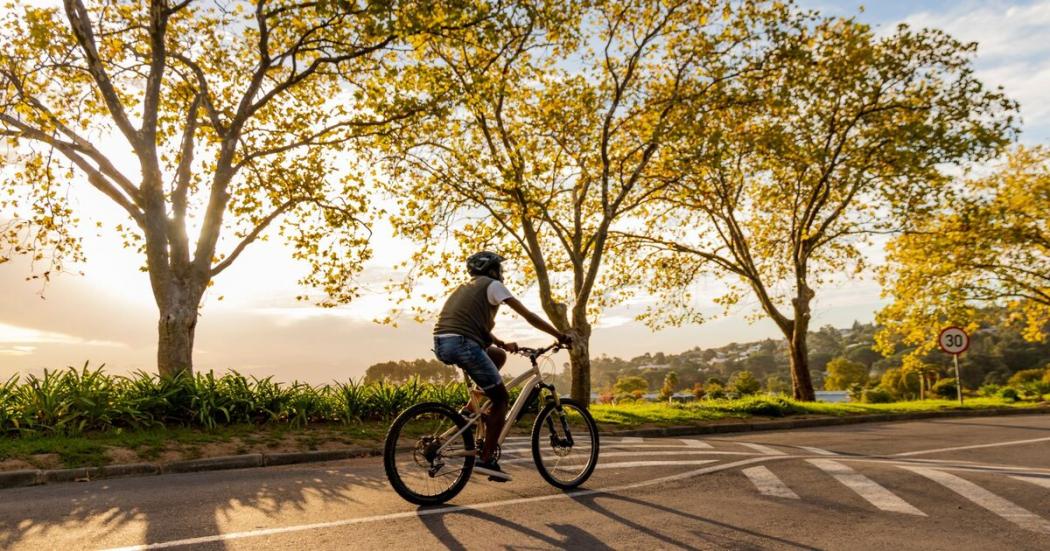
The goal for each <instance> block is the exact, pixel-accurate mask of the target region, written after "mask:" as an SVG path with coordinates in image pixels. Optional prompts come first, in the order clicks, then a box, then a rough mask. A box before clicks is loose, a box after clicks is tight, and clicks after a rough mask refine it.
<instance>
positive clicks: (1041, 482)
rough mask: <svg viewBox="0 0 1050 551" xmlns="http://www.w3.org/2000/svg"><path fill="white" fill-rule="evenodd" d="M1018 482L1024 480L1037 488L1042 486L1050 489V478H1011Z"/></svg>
mask: <svg viewBox="0 0 1050 551" xmlns="http://www.w3.org/2000/svg"><path fill="white" fill-rule="evenodd" d="M1010 478H1015V479H1017V480H1023V481H1025V482H1031V483H1032V484H1035V485H1036V486H1042V487H1044V488H1050V478H1040V477H1038V476H1011V477H1010Z"/></svg>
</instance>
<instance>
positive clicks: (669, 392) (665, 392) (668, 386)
mask: <svg viewBox="0 0 1050 551" xmlns="http://www.w3.org/2000/svg"><path fill="white" fill-rule="evenodd" d="M677 387H678V373H675V372H674V371H669V372H667V375H665V376H664V384H663V386H661V387H660V399H661V400H664V401H667V400H670V399H671V396H674V391H675V389H676V388H677Z"/></svg>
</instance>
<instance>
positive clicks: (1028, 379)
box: [1006, 368, 1044, 386]
mask: <svg viewBox="0 0 1050 551" xmlns="http://www.w3.org/2000/svg"><path fill="white" fill-rule="evenodd" d="M1043 374H1044V370H1042V369H1039V368H1036V369H1022V370H1021V371H1018V372H1016V373H1014V374H1013V375H1010V379H1008V380H1007V381H1006V382H1007V384H1009V385H1010V386H1020V385H1023V384H1025V383H1034V382H1036V381H1039V380H1040V379H1042V378H1043Z"/></svg>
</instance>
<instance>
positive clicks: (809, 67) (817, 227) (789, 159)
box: [646, 17, 1016, 400]
mask: <svg viewBox="0 0 1050 551" xmlns="http://www.w3.org/2000/svg"><path fill="white" fill-rule="evenodd" d="M780 28H781V32H778V33H776V34H774V35H773V38H774V39H775V42H773V43H772V44H771V45H770V48H772V51H771V52H770V53H769V54H768V55H767V56H766V59H767V61H766V62H765V63H763V65H762V67H763V70H762V71H757V72H755V73H753V74H750V75H747V76H746V77H743V78H741V79H738V80H737V81H736V82H735V84H736V89H734V90H733V91H732V92H727V96H728V98H729V99H728V100H727V101H728V102H729V104H730V105H732V106H733V107H732V108H731V109H723V110H721V111H719V112H718V113H716V114H707V113H705V114H704V115H705V116H703V117H698V120H697V121H696V123H695V124H693V125H691V126H689V127H688V130H689V132H685V133H683V135H682V139H681V140H680V141H679V142H677V143H676V144H675V147H674V151H675V155H673V156H668V157H667V158H666V161H667V164H666V165H665V166H666V168H665V170H666V171H667V172H668V173H672V174H682V175H684V177H682V178H681V179H680V181H678V182H676V185H674V186H672V187H671V188H669V191H670V193H665V194H664V195H665V197H666V203H667V205H668V208H667V210H664V211H659V213H658V214H659V216H658V217H657V218H656V219H655V222H654V223H652V224H649V225H648V227H649V228H650V229H651V230H652V232H651V233H649V234H648V235H649V238H648V239H647V240H646V241H648V243H649V244H650V245H652V246H653V247H655V248H656V249H657V252H655V253H652V254H653V256H655V257H657V258H662V262H663V263H662V264H661V274H662V276H661V277H660V278H655V279H653V280H651V283H652V288H653V290H655V291H660V290H661V289H664V290H670V292H668V293H665V295H664V297H665V300H664V301H662V302H660V311H659V312H658V313H659V314H660V316H657V319H656V321H657V322H659V321H660V317H661V316H662V318H664V319H667V317H668V316H667V312H668V311H670V312H671V313H672V314H673V315H679V314H674V312H675V310H674V309H669V308H668V305H669V304H677V305H678V306H680V307H681V308H680V309H679V311H682V310H684V311H689V310H690V309H691V308H693V307H694V306H695V305H694V304H693V302H692V300H691V296H690V295H689V294H688V293H682V292H680V290H681V289H687V288H688V287H689V285H691V284H692V283H693V282H694V281H695V280H696V279H697V277H698V276H700V275H702V274H715V275H717V276H719V277H723V278H725V279H724V281H725V282H726V284H727V285H728V286H729V289H728V292H727V293H726V294H725V295H724V296H722V297H721V298H720V299H719V302H720V303H721V304H722V305H724V306H726V307H727V308H728V307H732V306H734V305H737V304H739V303H741V301H742V299H743V298H744V297H745V296H753V297H754V298H755V299H756V300H757V303H758V306H759V307H760V308H761V310H762V312H764V314H765V315H767V316H768V317H769V318H770V319H772V321H773V322H774V323H775V324H776V325H777V327H778V328H780V330H781V331H782V332H783V334H784V335H785V337H786V338H787V339H788V340H789V342H790V343H791V347H790V349H789V352H790V357H791V361H792V380H793V387H794V395H795V397H796V398H801V399H806V400H812V399H813V388H812V383H811V379H810V373H809V367H808V355H807V353H806V348H807V343H806V335H807V330H808V326H809V322H810V318H811V303H812V300H813V298H814V297H815V294H816V288H818V287H819V286H820V285H822V284H824V283H827V282H831V281H835V280H842V279H846V278H849V277H851V276H853V275H856V274H859V273H861V272H862V271H863V270H864V268H865V267H866V265H867V263H866V258H865V255H864V254H863V253H862V247H863V246H864V245H865V244H866V243H867V242H868V240H867V236H870V235H872V234H873V233H877V232H885V231H891V230H893V229H895V228H899V227H900V225H903V224H906V223H907V221H908V220H911V219H913V218H914V217H915V216H921V214H922V213H923V212H924V211H926V210H928V209H929V208H931V198H935V197H938V196H940V195H941V194H942V191H943V188H944V186H945V185H946V182H947V181H948V178H947V177H946V176H945V173H944V172H943V171H944V166H945V165H946V164H956V163H965V162H968V161H973V160H980V159H986V158H988V157H989V156H993V155H995V154H997V153H998V152H999V151H1000V150H1001V148H1002V147H1003V146H1004V145H1005V144H1006V143H1007V142H1008V140H1009V139H1010V137H1011V136H1012V134H1013V132H1014V130H1015V125H1016V121H1015V111H1016V105H1015V104H1014V102H1012V101H1011V100H1009V99H1008V98H1007V97H1006V96H1005V95H1004V94H1003V93H1002V92H1001V91H999V90H988V89H987V88H986V87H985V85H984V84H983V83H982V82H981V81H979V80H978V79H977V78H976V77H975V76H974V75H973V69H972V61H973V53H974V50H975V45H974V44H963V43H961V42H958V41H956V40H954V39H952V38H951V37H949V36H948V35H946V34H944V33H943V32H940V31H937V30H931V29H921V30H916V29H911V28H909V27H907V26H904V25H902V26H900V27H899V28H897V29H896V30H895V32H892V33H887V34H884V35H878V34H876V33H875V31H874V30H873V29H872V28H870V27H869V26H867V25H864V24H861V23H858V22H856V21H854V20H851V19H841V18H814V17H802V18H800V19H798V20H796V21H788V22H786V23H784V24H783V25H782V26H781V27H780ZM895 215H899V216H895ZM671 321H675V319H674V318H673V317H672V318H671Z"/></svg>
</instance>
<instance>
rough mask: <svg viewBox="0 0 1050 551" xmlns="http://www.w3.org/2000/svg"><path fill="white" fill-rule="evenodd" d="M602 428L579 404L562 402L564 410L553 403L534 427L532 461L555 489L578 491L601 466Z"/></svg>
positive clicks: (542, 411) (540, 415) (568, 401)
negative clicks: (600, 434)
mask: <svg viewBox="0 0 1050 551" xmlns="http://www.w3.org/2000/svg"><path fill="white" fill-rule="evenodd" d="M598 447H599V442H598V425H597V424H596V423H595V422H594V418H593V417H591V413H590V412H589V411H587V410H586V409H585V408H584V407H583V406H581V405H580V404H579V403H578V402H576V401H575V400H572V399H569V398H562V399H561V408H557V407H555V405H554V402H549V403H548V404H547V405H546V406H544V408H543V409H542V410H540V413H539V415H537V416H536V422H535V424H533V426H532V460H533V461H534V462H535V463H536V469H537V470H538V471H539V472H540V476H542V477H543V479H544V480H546V481H547V482H548V483H549V484H550V485H551V486H554V487H556V488H561V489H562V490H571V489H573V488H576V487H578V486H579V485H581V484H583V483H584V482H586V481H587V479H588V478H590V477H591V473H593V472H594V467H595V466H596V465H597V464H598Z"/></svg>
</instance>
